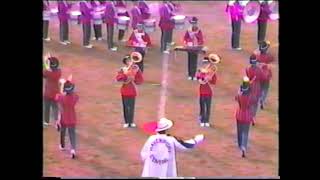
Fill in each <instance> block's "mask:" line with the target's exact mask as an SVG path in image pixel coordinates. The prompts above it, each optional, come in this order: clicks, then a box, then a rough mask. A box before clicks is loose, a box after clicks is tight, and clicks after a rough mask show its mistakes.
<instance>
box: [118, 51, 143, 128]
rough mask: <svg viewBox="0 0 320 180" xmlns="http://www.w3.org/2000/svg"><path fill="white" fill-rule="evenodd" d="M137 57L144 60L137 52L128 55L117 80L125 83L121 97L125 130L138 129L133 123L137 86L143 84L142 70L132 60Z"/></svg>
mask: <svg viewBox="0 0 320 180" xmlns="http://www.w3.org/2000/svg"><path fill="white" fill-rule="evenodd" d="M138 56H139V57H138ZM137 57H138V58H139V59H141V58H142V57H141V54H139V53H137V52H133V53H131V55H130V56H129V55H127V56H126V57H124V58H123V64H125V67H123V68H121V70H120V71H119V72H118V74H117V76H116V80H117V81H118V82H123V84H122V87H121V96H122V105H123V115H124V121H125V124H124V125H123V127H124V128H127V127H136V124H135V123H134V122H133V119H134V106H135V99H136V96H137V90H136V89H137V87H136V85H140V84H142V83H143V76H142V73H141V70H140V69H139V67H138V66H137V65H135V64H134V61H133V60H132V59H135V58H137Z"/></svg>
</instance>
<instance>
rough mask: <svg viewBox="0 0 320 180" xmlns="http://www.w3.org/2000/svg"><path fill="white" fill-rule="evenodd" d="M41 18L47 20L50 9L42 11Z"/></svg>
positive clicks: (49, 15)
mask: <svg viewBox="0 0 320 180" xmlns="http://www.w3.org/2000/svg"><path fill="white" fill-rule="evenodd" d="M42 16H43V17H42V18H43V20H44V21H49V20H50V18H51V12H50V11H43V13H42Z"/></svg>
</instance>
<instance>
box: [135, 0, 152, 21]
mask: <svg viewBox="0 0 320 180" xmlns="http://www.w3.org/2000/svg"><path fill="white" fill-rule="evenodd" d="M138 7H139V9H140V11H141V14H142V19H143V20H146V19H149V18H150V17H151V13H150V8H149V6H148V4H147V3H146V1H145V0H138Z"/></svg>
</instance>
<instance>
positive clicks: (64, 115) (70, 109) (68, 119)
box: [56, 93, 79, 127]
mask: <svg viewBox="0 0 320 180" xmlns="http://www.w3.org/2000/svg"><path fill="white" fill-rule="evenodd" d="M56 100H57V102H58V103H59V104H60V106H61V107H62V109H61V125H62V126H64V127H75V126H76V123H77V116H76V111H75V106H76V103H77V102H78V100H79V96H78V95H77V94H75V93H72V94H69V95H64V94H58V95H57V96H56Z"/></svg>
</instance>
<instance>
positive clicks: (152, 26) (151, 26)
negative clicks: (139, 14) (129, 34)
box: [143, 19, 156, 33]
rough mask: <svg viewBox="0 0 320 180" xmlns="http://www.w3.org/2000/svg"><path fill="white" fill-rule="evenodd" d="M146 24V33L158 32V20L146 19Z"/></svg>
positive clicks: (144, 22)
mask: <svg viewBox="0 0 320 180" xmlns="http://www.w3.org/2000/svg"><path fill="white" fill-rule="evenodd" d="M143 24H144V31H145V32H147V33H149V32H154V31H155V30H156V20H155V19H146V20H144V21H143Z"/></svg>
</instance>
